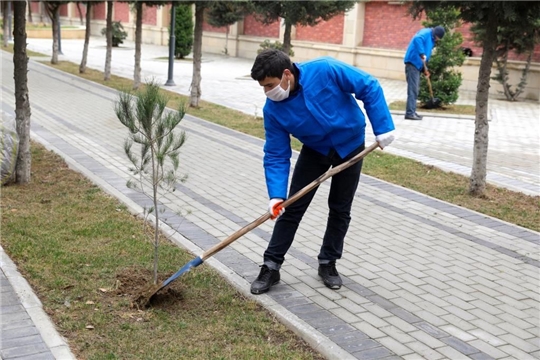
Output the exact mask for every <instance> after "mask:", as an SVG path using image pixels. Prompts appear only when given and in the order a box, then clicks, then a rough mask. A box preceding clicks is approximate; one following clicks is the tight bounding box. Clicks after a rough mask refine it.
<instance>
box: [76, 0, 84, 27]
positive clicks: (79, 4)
mask: <svg viewBox="0 0 540 360" xmlns="http://www.w3.org/2000/svg"><path fill="white" fill-rule="evenodd" d="M77 11H78V12H79V20H80V21H81V25H84V21H83V17H82V11H81V2H80V1H77Z"/></svg>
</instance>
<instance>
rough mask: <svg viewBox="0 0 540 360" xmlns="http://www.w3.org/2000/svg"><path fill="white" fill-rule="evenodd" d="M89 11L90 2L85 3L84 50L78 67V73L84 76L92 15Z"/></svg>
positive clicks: (90, 7)
mask: <svg viewBox="0 0 540 360" xmlns="http://www.w3.org/2000/svg"><path fill="white" fill-rule="evenodd" d="M91 9H92V1H87V2H86V29H85V31H84V48H83V54H82V59H81V65H80V66H79V73H81V74H84V72H85V71H86V61H87V60H88V45H89V44H90V30H91V25H90V22H91V21H92V15H91Z"/></svg>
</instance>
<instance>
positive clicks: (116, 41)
mask: <svg viewBox="0 0 540 360" xmlns="http://www.w3.org/2000/svg"><path fill="white" fill-rule="evenodd" d="M112 29H113V35H112V46H114V47H117V46H118V45H120V44H123V43H124V40H125V39H126V38H127V35H128V34H127V32H125V31H124V27H123V26H122V23H121V22H120V21H113V23H112ZM101 35H107V28H106V27H104V28H103V29H101Z"/></svg>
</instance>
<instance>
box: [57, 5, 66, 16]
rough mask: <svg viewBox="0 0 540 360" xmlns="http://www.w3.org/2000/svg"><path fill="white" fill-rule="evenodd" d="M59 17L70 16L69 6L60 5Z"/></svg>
mask: <svg viewBox="0 0 540 360" xmlns="http://www.w3.org/2000/svg"><path fill="white" fill-rule="evenodd" d="M58 10H59V13H60V14H59V15H60V16H68V4H64V5H60V9H58Z"/></svg>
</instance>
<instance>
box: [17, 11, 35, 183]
mask: <svg viewBox="0 0 540 360" xmlns="http://www.w3.org/2000/svg"><path fill="white" fill-rule="evenodd" d="M13 10H14V15H15V16H14V38H13V41H14V44H13V64H14V66H15V67H14V74H13V78H14V80H15V121H16V123H17V135H18V136H19V153H18V155H17V164H16V165H15V182H16V183H18V184H27V183H29V182H30V174H31V173H30V166H31V161H32V155H31V153H30V116H31V115H32V113H31V110H30V98H29V97H28V56H27V54H26V1H14V2H13Z"/></svg>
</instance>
